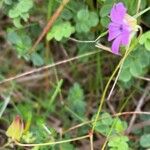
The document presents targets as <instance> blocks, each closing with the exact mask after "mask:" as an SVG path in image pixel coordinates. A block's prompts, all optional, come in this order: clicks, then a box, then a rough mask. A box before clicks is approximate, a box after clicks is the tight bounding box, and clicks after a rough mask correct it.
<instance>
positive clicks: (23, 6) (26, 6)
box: [16, 0, 33, 13]
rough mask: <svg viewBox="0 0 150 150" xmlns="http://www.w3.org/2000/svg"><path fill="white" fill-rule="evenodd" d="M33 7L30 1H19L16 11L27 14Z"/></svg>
mask: <svg viewBox="0 0 150 150" xmlns="http://www.w3.org/2000/svg"><path fill="white" fill-rule="evenodd" d="M32 7H33V1H32V0H24V1H23V0H20V2H19V3H18V5H17V7H16V9H17V10H18V11H19V12H21V13H26V12H28V11H29V10H30V9H31V8H32Z"/></svg>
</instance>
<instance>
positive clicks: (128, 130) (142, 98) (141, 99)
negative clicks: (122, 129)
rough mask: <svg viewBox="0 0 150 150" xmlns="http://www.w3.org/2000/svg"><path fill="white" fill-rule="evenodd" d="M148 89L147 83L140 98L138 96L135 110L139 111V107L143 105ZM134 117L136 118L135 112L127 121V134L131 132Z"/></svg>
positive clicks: (149, 85)
mask: <svg viewBox="0 0 150 150" xmlns="http://www.w3.org/2000/svg"><path fill="white" fill-rule="evenodd" d="M149 90H150V84H148V86H147V87H146V89H145V91H144V93H143V95H142V96H141V98H140V100H139V102H138V105H137V107H136V109H135V111H141V108H142V106H143V104H144V100H145V98H146V96H147V94H148V93H149ZM135 119H136V114H133V116H132V118H131V120H130V122H129V127H128V129H127V130H126V133H127V134H129V133H130V132H131V129H132V126H133V124H134V122H135Z"/></svg>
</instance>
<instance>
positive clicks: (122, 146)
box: [108, 135, 129, 150]
mask: <svg viewBox="0 0 150 150" xmlns="http://www.w3.org/2000/svg"><path fill="white" fill-rule="evenodd" d="M128 141H129V139H128V137H127V136H123V135H118V136H113V137H112V138H110V140H109V142H108V146H109V147H111V148H113V149H116V150H129V146H128V143H127V142H128Z"/></svg>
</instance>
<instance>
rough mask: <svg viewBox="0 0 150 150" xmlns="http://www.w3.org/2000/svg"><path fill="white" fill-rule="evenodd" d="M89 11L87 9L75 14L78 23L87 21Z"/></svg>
mask: <svg viewBox="0 0 150 150" xmlns="http://www.w3.org/2000/svg"><path fill="white" fill-rule="evenodd" d="M89 15H90V14H89V11H88V10H87V9H81V10H80V11H79V12H78V13H77V19H78V20H80V21H87V20H88V19H89Z"/></svg>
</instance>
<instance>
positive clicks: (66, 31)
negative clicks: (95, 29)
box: [47, 22, 75, 41]
mask: <svg viewBox="0 0 150 150" xmlns="http://www.w3.org/2000/svg"><path fill="white" fill-rule="evenodd" d="M74 32H75V29H74V27H73V26H71V24H70V22H59V23H57V24H56V25H54V26H53V28H52V29H51V31H50V32H49V33H48V34H47V40H48V41H49V40H51V39H52V38H55V39H56V40H57V41H61V40H62V38H64V37H65V38H68V37H70V35H71V34H72V33H74Z"/></svg>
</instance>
